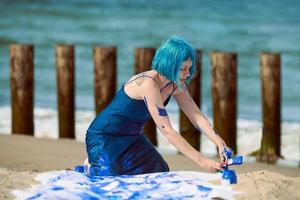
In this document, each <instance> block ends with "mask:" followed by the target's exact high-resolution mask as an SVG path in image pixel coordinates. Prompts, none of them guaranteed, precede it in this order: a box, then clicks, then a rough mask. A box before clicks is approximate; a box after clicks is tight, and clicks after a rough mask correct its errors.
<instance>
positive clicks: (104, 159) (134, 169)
mask: <svg viewBox="0 0 300 200" xmlns="http://www.w3.org/2000/svg"><path fill="white" fill-rule="evenodd" d="M148 77H149V78H152V77H150V76H148ZM152 79H153V78H152ZM134 80H135V79H134ZM134 80H132V81H134ZM153 80H154V79H153ZM132 81H130V82H132ZM154 81H155V80H154ZM130 82H128V83H127V84H129V83H130ZM124 87H125V83H124V84H123V85H122V87H121V89H120V90H119V91H118V92H117V94H116V96H115V97H114V99H113V100H112V102H111V103H110V104H109V105H108V107H106V108H105V109H104V110H103V111H102V112H101V113H100V114H98V115H97V116H96V118H95V119H94V120H93V121H92V123H91V125H90V126H89V128H88V130H87V134H86V138H85V140H86V150H87V154H88V161H89V163H90V165H91V166H90V167H89V169H88V171H87V172H86V173H87V174H88V175H90V176H93V175H97V176H114V175H125V174H126V175H134V174H144V173H154V172H166V171H169V167H168V164H167V163H166V161H165V160H164V159H163V157H162V156H161V155H160V154H159V153H158V152H157V150H156V149H155V147H154V146H153V145H152V144H151V143H150V141H149V140H148V139H147V138H146V137H145V135H144V133H143V128H144V125H145V123H146V122H147V121H149V119H150V118H151V115H150V113H149V111H148V108H147V106H146V104H145V102H144V101H143V100H137V99H132V98H131V97H129V96H128V95H127V94H126V93H125V91H124ZM175 89H176V87H175ZM175 89H174V85H173V92H174V91H175ZM173 92H172V93H173ZM171 95H172V94H171ZM171 95H169V97H168V98H167V100H166V101H165V102H164V105H167V104H168V102H169V100H170V97H171Z"/></svg>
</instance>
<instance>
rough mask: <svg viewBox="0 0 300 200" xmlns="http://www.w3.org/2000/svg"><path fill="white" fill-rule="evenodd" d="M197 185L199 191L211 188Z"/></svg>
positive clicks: (207, 190)
mask: <svg viewBox="0 0 300 200" xmlns="http://www.w3.org/2000/svg"><path fill="white" fill-rule="evenodd" d="M197 187H198V190H200V191H205V192H210V191H211V190H212V189H211V188H209V187H205V186H203V185H197Z"/></svg>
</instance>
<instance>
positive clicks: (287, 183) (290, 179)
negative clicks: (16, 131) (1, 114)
mask: <svg viewBox="0 0 300 200" xmlns="http://www.w3.org/2000/svg"><path fill="white" fill-rule="evenodd" d="M163 156H164V158H165V159H166V161H167V162H168V164H169V166H170V168H171V170H180V171H184V170H186V171H203V170H202V169H200V168H199V167H198V166H197V165H196V164H194V163H193V162H192V161H190V160H189V159H187V158H185V157H184V156H182V155H163ZM85 157H86V153H85V146H84V143H81V142H77V141H74V140H69V139H59V140H54V139H39V138H33V137H30V136H23V135H0V185H1V189H0V199H13V198H14V196H13V195H12V194H11V191H12V190H13V189H21V188H27V187H30V186H31V185H34V184H38V183H37V182H36V181H35V180H34V177H35V176H36V175H37V174H38V173H40V172H44V171H51V170H63V169H73V167H74V166H75V165H79V164H82V162H83V160H84V158H85ZM234 169H235V170H236V171H237V173H238V184H237V185H233V189H234V190H238V191H243V192H244V193H243V194H241V195H238V196H236V198H237V199H299V198H300V191H299V188H300V169H299V168H289V167H279V166H276V165H267V164H262V163H245V164H243V165H242V166H237V167H235V168H234Z"/></svg>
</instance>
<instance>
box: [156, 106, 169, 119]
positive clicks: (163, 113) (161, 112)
mask: <svg viewBox="0 0 300 200" xmlns="http://www.w3.org/2000/svg"><path fill="white" fill-rule="evenodd" d="M156 107H157V111H158V114H159V115H160V116H162V117H166V116H168V113H167V111H166V109H164V108H161V107H159V106H158V105H156Z"/></svg>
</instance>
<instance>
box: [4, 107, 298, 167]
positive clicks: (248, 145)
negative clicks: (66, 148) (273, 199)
mask: <svg viewBox="0 0 300 200" xmlns="http://www.w3.org/2000/svg"><path fill="white" fill-rule="evenodd" d="M168 112H169V116H170V120H171V123H172V125H173V127H174V129H175V130H177V131H178V130H179V124H178V119H179V113H178V112H176V111H175V110H174V109H173V110H168ZM75 116H76V140H78V141H81V142H84V139H85V133H86V130H87V128H88V126H89V124H90V122H91V121H92V119H93V118H94V116H95V113H94V112H93V111H84V110H79V111H76V113H75ZM210 120H211V119H210ZM34 124H35V137H39V138H53V139H57V138H58V120H57V111H56V110H54V109H51V108H40V107H38V108H35V109H34ZM237 126H238V138H237V143H238V154H241V155H247V154H249V153H251V152H253V151H255V150H257V149H258V148H259V147H260V140H261V137H262V123H261V122H259V121H254V120H244V119H239V120H238V124H237ZM0 127H1V128H0V133H1V134H10V133H11V108H10V107H9V106H4V107H0ZM281 130H282V136H281V143H282V144H281V151H282V155H283V157H284V158H285V160H280V161H279V164H283V165H295V164H296V163H298V162H299V160H300V159H299V158H300V123H295V122H293V123H292V122H283V123H282V126H281ZM157 132H158V145H159V150H160V151H161V152H164V153H176V152H177V151H176V149H175V147H174V146H172V145H171V144H170V143H169V142H168V141H167V139H166V138H165V137H164V136H163V135H162V134H161V133H160V131H159V130H158V131H157ZM201 152H202V153H203V154H205V155H210V156H213V155H216V147H215V145H214V144H213V143H212V142H211V141H210V140H209V139H208V138H207V137H206V136H205V135H204V134H202V136H201ZM250 160H251V159H250ZM291 163H294V164H291Z"/></svg>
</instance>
